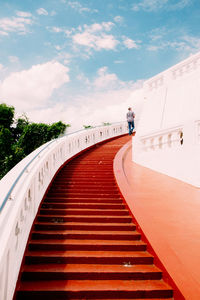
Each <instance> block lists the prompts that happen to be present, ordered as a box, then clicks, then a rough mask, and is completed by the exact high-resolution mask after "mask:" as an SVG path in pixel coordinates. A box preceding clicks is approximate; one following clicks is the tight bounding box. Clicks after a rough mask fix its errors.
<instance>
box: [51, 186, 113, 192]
mask: <svg viewBox="0 0 200 300" xmlns="http://www.w3.org/2000/svg"><path fill="white" fill-rule="evenodd" d="M96 191H98V192H102V191H103V192H104V193H105V192H111V193H118V191H117V188H116V187H103V186H101V187H100V186H94V185H93V186H91V187H88V186H87V187H85V186H68V187H64V186H57V187H56V188H51V190H50V191H49V193H51V192H52V193H66V192H73V193H80V192H81V193H82V192H83V193H86V192H88V193H92V192H93V193H95V192H96Z"/></svg>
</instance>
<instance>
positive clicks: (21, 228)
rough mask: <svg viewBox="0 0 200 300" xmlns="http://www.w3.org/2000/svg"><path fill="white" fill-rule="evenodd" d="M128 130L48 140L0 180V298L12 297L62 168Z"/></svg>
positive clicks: (122, 126) (106, 129)
mask: <svg viewBox="0 0 200 300" xmlns="http://www.w3.org/2000/svg"><path fill="white" fill-rule="evenodd" d="M125 133H127V123H126V122H122V123H116V124H112V125H109V126H101V127H96V128H92V129H86V130H82V131H79V132H76V133H72V134H69V135H66V136H64V137H62V138H59V139H56V140H54V141H51V142H48V143H46V144H45V145H42V146H41V147H40V148H38V149H36V150H35V151H34V152H32V153H31V154H30V155H29V156H27V157H26V158H25V159H23V160H22V161H21V162H20V163H19V164H18V165H17V166H15V167H14V168H13V169H12V170H11V171H10V172H9V173H8V174H7V175H6V176H4V177H3V179H2V180H1V181H0V190H1V200H0V299H1V300H11V299H12V297H13V293H14V290H15V285H16V281H17V278H18V274H19V270H20V266H21V261H22V258H23V254H24V250H25V247H26V244H27V239H28V236H29V233H30V229H31V226H32V223H33V221H34V218H35V216H36V214H37V211H38V207H39V205H40V203H41V200H42V199H43V197H44V194H45V192H46V190H47V188H48V186H49V184H50V182H51V180H52V178H53V177H54V175H55V174H56V172H57V171H58V170H59V168H60V167H61V166H62V165H63V164H64V163H65V162H66V161H67V160H68V159H70V158H72V157H73V156H74V155H76V154H78V153H80V152H81V151H83V150H84V149H87V148H88V147H90V146H92V145H94V144H97V143H99V142H101V141H104V140H107V139H110V138H112V137H116V136H120V135H123V134H125Z"/></svg>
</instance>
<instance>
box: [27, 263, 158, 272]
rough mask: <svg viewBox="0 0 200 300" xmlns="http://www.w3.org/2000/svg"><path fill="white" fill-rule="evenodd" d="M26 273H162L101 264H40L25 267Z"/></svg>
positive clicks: (149, 268) (140, 267) (145, 267)
mask: <svg viewBox="0 0 200 300" xmlns="http://www.w3.org/2000/svg"><path fill="white" fill-rule="evenodd" d="M23 271H26V272H73V273H76V272H87V273H88V272H92V273H98V272H101V273H107V272H110V273H115V272H127V273H131V272H161V270H160V269H159V268H157V267H156V266H155V265H129V264H128V263H126V262H125V263H124V264H123V265H100V264H39V265H25V266H24V268H23Z"/></svg>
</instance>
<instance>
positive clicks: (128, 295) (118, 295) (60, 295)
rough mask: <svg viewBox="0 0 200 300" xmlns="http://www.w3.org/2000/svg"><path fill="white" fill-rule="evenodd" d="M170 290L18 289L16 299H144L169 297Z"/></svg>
mask: <svg viewBox="0 0 200 300" xmlns="http://www.w3.org/2000/svg"><path fill="white" fill-rule="evenodd" d="M172 294H173V293H172V291H171V290H151V291H145V290H144V291H143V290H142V291H126V290H124V291H101V290H99V291H98V290H96V291H83V292H82V291H77V292H66V291H50V292H49V291H31V292H30V291H20V292H19V294H18V297H17V300H21V299H23V300H25V299H26V300H27V299H28V300H36V299H37V300H44V299H48V300H55V299H56V300H66V299H77V300H78V299H108V298H109V299H118V300H119V299H137V298H140V299H145V298H149V299H150V298H151V299H152V298H155V299H156V298H157V299H160V298H166V299H167V298H171V297H172V296H173V295H172Z"/></svg>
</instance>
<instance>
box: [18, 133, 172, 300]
mask: <svg viewBox="0 0 200 300" xmlns="http://www.w3.org/2000/svg"><path fill="white" fill-rule="evenodd" d="M128 140H130V137H129V136H124V137H120V138H116V139H113V140H111V141H109V142H106V143H103V144H101V145H97V146H95V147H93V148H91V149H90V150H88V151H87V152H84V153H83V154H81V155H80V156H78V157H77V158H75V159H73V160H72V161H71V162H70V163H68V164H67V165H66V166H65V167H64V168H63V169H62V170H61V171H60V172H59V173H58V174H57V176H56V177H55V179H54V181H53V182H52V185H51V187H50V189H49V191H48V192H47V194H46V197H45V198H44V200H43V202H42V204H41V207H40V209H39V212H38V215H37V217H36V220H35V223H34V226H33V229H32V232H31V235H30V240H29V243H28V247H27V251H26V253H25V259H24V264H23V266H22V273H21V276H20V281H19V283H18V285H17V297H16V298H17V300H19V299H20V300H21V299H24V300H25V299H26V300H27V299H28V300H32V299H34V300H35V299H37V300H40V299H43V300H44V299H48V300H50V299H53V300H58V299H107V300H108V299H172V294H173V291H172V288H171V287H170V286H169V285H168V284H167V283H165V282H164V281H163V280H162V271H161V270H160V269H159V268H158V267H156V266H155V265H154V263H153V260H154V258H153V256H152V255H151V254H150V253H149V252H148V251H147V244H146V243H145V242H144V241H143V240H142V239H141V234H140V232H139V231H138V230H137V228H136V225H135V224H134V223H133V221H132V218H131V216H130V213H129V210H128V209H127V206H126V203H125V202H124V200H123V198H122V196H121V194H120V193H119V190H118V187H117V185H116V182H115V178H114V174H113V159H114V156H115V154H116V152H117V151H118V150H119V149H120V148H121V147H122V145H123V144H124V143H126V142H127V141H128Z"/></svg>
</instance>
